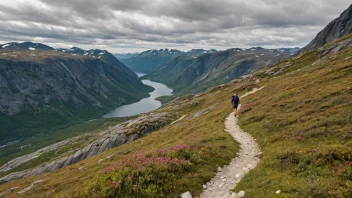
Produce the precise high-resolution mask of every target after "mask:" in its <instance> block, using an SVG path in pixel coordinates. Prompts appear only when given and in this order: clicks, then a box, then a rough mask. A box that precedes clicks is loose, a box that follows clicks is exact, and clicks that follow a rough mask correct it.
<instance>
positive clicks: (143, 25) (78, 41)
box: [0, 0, 350, 52]
mask: <svg viewBox="0 0 352 198" xmlns="http://www.w3.org/2000/svg"><path fill="white" fill-rule="evenodd" d="M349 5H350V1H348V0H334V1H331V0H320V1H317V0H296V1H290V0H246V1H243V0H218V1H204V0H167V1H166V0H130V1H125V0H104V1H97V0H75V1H72V0H60V1H52V0H31V1H24V0H12V1H11V4H10V3H8V1H7V0H0V26H1V27H2V28H1V29H0V41H3V42H10V41H39V42H43V43H45V44H48V45H51V46H53V47H64V46H67V45H75V46H79V47H83V48H103V49H107V50H109V51H112V52H133V51H143V50H145V49H150V48H165V47H168V48H178V49H184V50H185V49H191V48H206V49H209V48H217V49H226V48H232V47H250V46H263V47H285V46H303V45H305V44H307V43H308V42H309V41H310V40H311V39H312V38H313V37H314V36H315V35H316V34H317V33H318V31H320V30H321V29H322V28H323V27H324V26H325V25H327V23H329V22H330V21H331V20H333V19H334V18H336V17H338V15H339V14H340V13H342V11H343V10H345V9H346V8H347V7H348V6H349Z"/></svg>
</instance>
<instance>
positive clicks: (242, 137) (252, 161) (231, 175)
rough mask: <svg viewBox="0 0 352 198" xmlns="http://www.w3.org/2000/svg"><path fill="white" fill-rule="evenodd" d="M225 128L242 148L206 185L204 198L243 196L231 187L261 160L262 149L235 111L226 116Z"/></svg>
mask: <svg viewBox="0 0 352 198" xmlns="http://www.w3.org/2000/svg"><path fill="white" fill-rule="evenodd" d="M262 88H263V87H262ZM262 88H260V89H262ZM260 89H255V90H253V91H251V92H248V93H247V94H245V95H243V96H242V97H241V98H243V97H245V96H247V95H249V94H251V93H254V92H256V91H259V90H260ZM225 128H226V131H227V132H228V133H230V134H231V136H232V137H233V138H234V139H235V140H236V141H237V142H239V143H240V146H241V150H240V152H239V153H238V156H237V157H236V158H234V159H232V161H231V162H230V164H229V165H227V166H225V167H224V168H222V169H221V171H219V172H218V173H217V174H216V175H215V177H214V178H213V179H212V180H211V181H210V182H208V183H207V185H206V186H204V187H206V189H205V190H204V192H203V194H202V195H201V197H202V198H221V197H223V198H227V197H231V198H233V197H241V194H243V193H244V192H240V193H238V192H237V193H232V192H231V189H233V188H234V187H235V186H236V185H237V184H238V183H239V182H240V181H241V179H242V178H243V177H244V175H245V174H246V173H247V172H248V171H249V170H251V169H253V168H254V167H255V166H256V165H257V163H258V161H259V158H258V155H259V154H260V152H261V151H260V148H259V146H258V144H257V143H256V142H255V140H254V139H253V137H252V136H251V135H250V134H248V133H246V132H244V131H242V129H240V127H239V126H238V124H237V118H235V117H234V115H233V113H231V114H230V115H229V117H227V118H226V121H225Z"/></svg>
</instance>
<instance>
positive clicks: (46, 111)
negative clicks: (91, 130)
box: [0, 48, 152, 143]
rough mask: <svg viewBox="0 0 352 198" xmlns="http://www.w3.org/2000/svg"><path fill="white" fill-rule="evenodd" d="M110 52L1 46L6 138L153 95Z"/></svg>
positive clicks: (0, 109) (0, 99) (0, 95)
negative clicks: (95, 54) (86, 53)
mask: <svg viewBox="0 0 352 198" xmlns="http://www.w3.org/2000/svg"><path fill="white" fill-rule="evenodd" d="M99 53H101V52H99ZM108 55H109V54H108ZM108 55H107V56H106V57H105V59H100V58H98V57H97V58H94V57H90V56H80V55H72V54H66V53H61V52H57V51H55V50H7V49H6V48H5V49H4V48H3V49H1V50H0V90H1V91H0V117H1V119H0V125H1V126H2V127H1V130H0V131H1V133H0V139H1V141H0V143H5V142H7V141H12V140H15V139H19V138H23V137H28V136H33V135H36V134H39V133H42V132H46V131H47V130H52V129H56V128H57V127H61V126H63V125H67V124H72V123H74V122H77V121H81V120H86V119H92V118H95V117H97V116H101V115H102V114H103V113H104V112H107V111H109V110H111V109H112V108H115V107H118V106H120V105H123V104H126V103H130V102H134V101H137V100H139V99H141V98H143V97H147V96H148V93H149V92H150V91H152V88H150V87H148V86H145V85H144V84H142V82H141V81H140V80H139V79H138V77H137V75H136V74H134V73H133V72H132V71H131V70H130V69H128V68H127V67H126V66H125V65H123V64H122V63H121V62H119V61H118V60H117V59H116V58H115V57H114V56H112V55H111V56H108Z"/></svg>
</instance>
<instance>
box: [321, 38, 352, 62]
mask: <svg viewBox="0 0 352 198" xmlns="http://www.w3.org/2000/svg"><path fill="white" fill-rule="evenodd" d="M347 48H352V37H351V38H347V39H344V40H342V41H339V42H333V43H331V44H329V45H327V46H324V47H321V48H319V49H318V50H317V51H318V58H319V59H321V58H323V57H325V56H326V55H329V54H336V53H337V52H338V51H340V50H343V49H347Z"/></svg>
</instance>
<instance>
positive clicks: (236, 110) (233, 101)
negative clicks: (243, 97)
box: [231, 93, 240, 117]
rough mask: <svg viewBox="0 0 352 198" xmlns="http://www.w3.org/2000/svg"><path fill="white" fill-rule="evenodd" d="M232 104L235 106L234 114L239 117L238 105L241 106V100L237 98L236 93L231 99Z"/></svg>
mask: <svg viewBox="0 0 352 198" xmlns="http://www.w3.org/2000/svg"><path fill="white" fill-rule="evenodd" d="M231 104H232V105H233V108H234V111H235V112H234V115H235V117H238V116H237V113H238V105H239V104H240V98H239V97H238V96H237V93H235V95H233V96H232V97H231Z"/></svg>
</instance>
